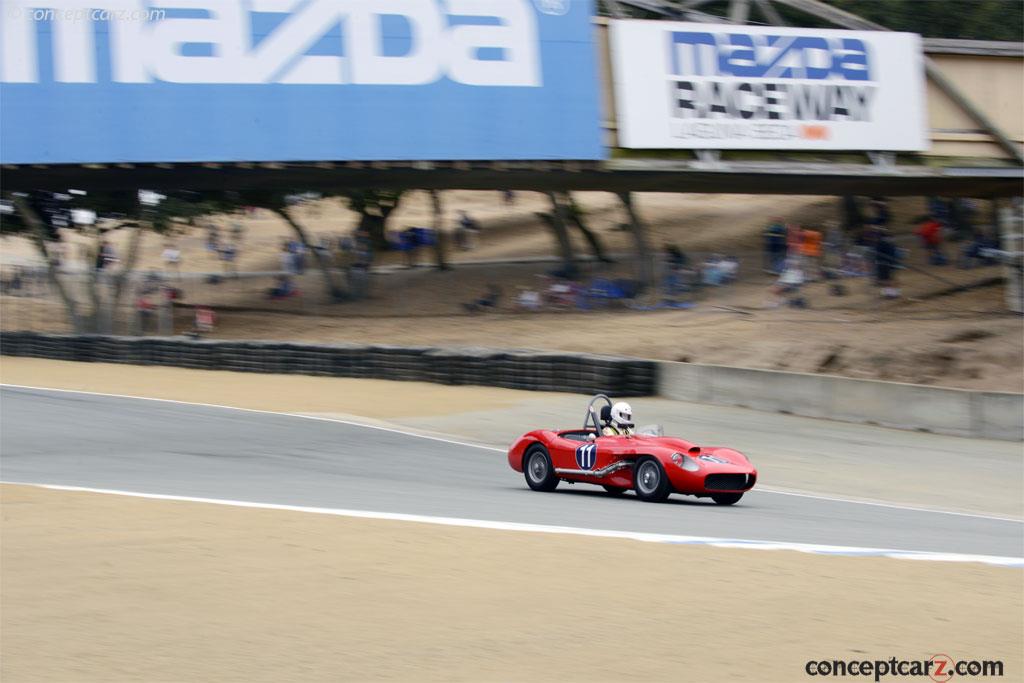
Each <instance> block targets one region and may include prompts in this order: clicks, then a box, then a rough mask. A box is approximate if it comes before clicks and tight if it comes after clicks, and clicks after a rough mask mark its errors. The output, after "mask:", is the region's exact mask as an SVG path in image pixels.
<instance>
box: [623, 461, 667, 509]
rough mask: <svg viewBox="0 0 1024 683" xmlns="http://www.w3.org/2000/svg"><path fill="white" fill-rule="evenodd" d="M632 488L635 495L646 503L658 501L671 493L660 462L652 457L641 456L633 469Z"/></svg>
mask: <svg viewBox="0 0 1024 683" xmlns="http://www.w3.org/2000/svg"><path fill="white" fill-rule="evenodd" d="M633 488H634V489H636V496H637V498H639V499H640V500H645V501H647V502H648V503H660V502H662V501H663V500H665V499H666V498H668V494H670V493H672V489H671V488H670V487H669V483H668V477H667V476H665V469H664V468H663V467H662V466H661V463H660V462H658V461H657V460H655V459H654V458H650V457H647V458H641V459H640V460H638V461H637V463H636V467H635V468H634V469H633Z"/></svg>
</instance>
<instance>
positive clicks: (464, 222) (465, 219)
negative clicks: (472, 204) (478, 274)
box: [455, 211, 481, 251]
mask: <svg viewBox="0 0 1024 683" xmlns="http://www.w3.org/2000/svg"><path fill="white" fill-rule="evenodd" d="M480 232H481V229H480V224H479V223H477V222H476V221H475V220H473V219H472V218H470V216H469V214H468V213H466V212H465V211H459V225H458V227H457V228H456V230H455V242H456V244H458V245H459V248H460V249H462V250H463V251H470V250H472V249H473V248H474V247H475V246H476V241H477V239H478V238H479V236H480Z"/></svg>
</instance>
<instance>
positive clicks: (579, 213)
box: [559, 192, 615, 263]
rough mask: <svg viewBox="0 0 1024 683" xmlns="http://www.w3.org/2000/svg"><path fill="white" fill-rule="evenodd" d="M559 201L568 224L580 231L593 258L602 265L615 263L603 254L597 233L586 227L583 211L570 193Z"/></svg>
mask: <svg viewBox="0 0 1024 683" xmlns="http://www.w3.org/2000/svg"><path fill="white" fill-rule="evenodd" d="M559 199H560V200H561V201H562V203H563V205H564V206H565V210H566V214H567V216H568V219H569V222H570V223H572V224H573V225H575V226H576V229H577V230H579V231H580V233H581V234H582V235H583V238H584V239H585V240H587V243H588V244H589V245H590V250H591V251H593V252H594V258H596V259H597V260H599V261H601V262H602V263H615V259H613V258H611V257H610V256H608V254H607V253H606V252H605V249H604V245H603V244H602V243H601V238H600V237H598V235H597V233H595V232H594V231H593V230H591V229H590V228H589V227H587V224H586V222H585V220H584V218H583V209H581V208H580V206H579V204H577V203H576V199H575V198H573V196H572V193H571V192H566V193H564V194H563V195H562V196H561V197H559Z"/></svg>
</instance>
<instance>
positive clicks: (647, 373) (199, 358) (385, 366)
mask: <svg viewBox="0 0 1024 683" xmlns="http://www.w3.org/2000/svg"><path fill="white" fill-rule="evenodd" d="M0 353H2V354H4V355H8V356H29V357H35V358H52V359H56V360H70V361H80V362H100V363H128V364H137V365H170V366H177V367H184V368H201V369H207V370H230V371H235V372H266V373H278V374H301V375H324V376H330V377H363V378H369V379H388V380H405V381H417V382H434V383H437V384H472V385H480V386H492V387H502V388H507V389H527V390H532V391H565V392H571V393H581V394H594V393H607V394H612V395H615V396H650V395H652V394H654V393H656V388H657V363H656V362H654V361H646V360H636V359H624V358H611V357H604V356H591V355H580V354H561V353H543V352H536V353H535V352H529V351H496V350H493V349H436V348H429V347H422V348H417V347H398V346H344V345H321V344H296V343H289V342H272V341H267V342H262V341H211V340H193V339H182V338H177V337H115V336H103V335H59V334H40V333H36V332H3V333H0Z"/></svg>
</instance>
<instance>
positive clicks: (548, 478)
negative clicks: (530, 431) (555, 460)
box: [523, 444, 558, 491]
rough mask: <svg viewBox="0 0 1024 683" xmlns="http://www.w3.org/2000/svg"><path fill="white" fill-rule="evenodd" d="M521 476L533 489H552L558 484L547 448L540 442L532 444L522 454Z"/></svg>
mask: <svg viewBox="0 0 1024 683" xmlns="http://www.w3.org/2000/svg"><path fill="white" fill-rule="evenodd" d="M523 476H524V477H526V485H527V486H529V487H530V488H531V489H533V490H534V491H554V490H555V488H556V487H557V486H558V476H557V475H556V474H555V469H554V467H553V466H552V465H551V456H550V455H548V449H546V448H544V446H543V445H541V444H534V445H533V446H531V447H530V449H529V450H528V451H526V455H525V456H523Z"/></svg>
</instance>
